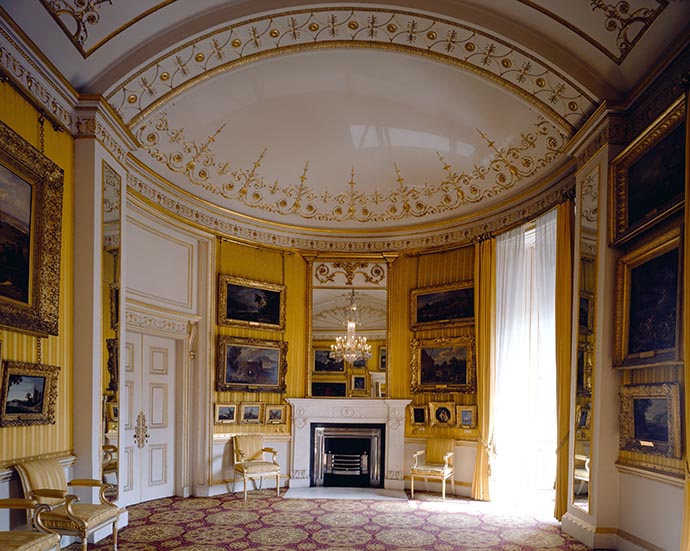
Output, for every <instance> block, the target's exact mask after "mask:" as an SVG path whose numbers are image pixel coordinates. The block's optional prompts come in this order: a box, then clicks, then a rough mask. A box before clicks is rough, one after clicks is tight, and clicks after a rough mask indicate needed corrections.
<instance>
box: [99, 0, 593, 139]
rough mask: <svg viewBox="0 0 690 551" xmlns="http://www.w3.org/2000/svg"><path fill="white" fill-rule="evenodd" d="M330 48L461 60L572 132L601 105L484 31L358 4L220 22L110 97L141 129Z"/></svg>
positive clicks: (132, 77) (130, 79) (136, 73)
mask: <svg viewBox="0 0 690 551" xmlns="http://www.w3.org/2000/svg"><path fill="white" fill-rule="evenodd" d="M323 47H357V48H378V49H382V50H388V51H397V52H405V53H411V54H417V55H421V56H424V57H427V58H433V59H437V60H439V61H442V62H448V63H453V64H456V65H459V66H461V67H462V68H464V69H465V70H467V71H469V72H472V73H474V74H476V75H478V76H479V77H481V78H485V79H487V80H489V81H491V82H492V83H494V84H496V85H498V86H502V87H505V88H508V89H510V90H511V91H512V92H513V93H515V94H517V95H520V96H522V97H523V98H524V99H525V100H526V101H528V102H529V103H531V104H532V105H534V106H535V107H536V108H537V109H539V110H540V111H542V112H543V113H545V114H546V115H547V116H548V117H549V118H551V119H554V120H557V121H558V122H559V124H560V125H561V126H562V127H563V128H564V129H566V128H567V129H568V130H569V131H570V130H572V129H573V128H576V127H578V126H579V125H580V124H581V123H582V121H583V120H584V119H585V118H586V117H587V116H588V115H589V114H590V113H591V112H592V111H593V109H594V107H595V104H596V103H597V100H596V98H594V97H593V96H592V95H591V94H589V93H588V92H586V91H585V90H584V89H583V88H582V87H581V86H580V85H579V84H578V83H576V82H574V81H572V80H570V79H568V78H567V77H566V76H565V75H563V74H561V73H560V72H559V71H558V70H557V69H556V68H555V67H553V66H550V65H549V64H548V63H547V62H546V61H545V60H542V59H538V58H537V57H536V56H535V55H534V54H532V53H531V52H528V51H526V50H524V49H522V48H520V47H519V46H518V45H517V44H515V43H511V42H509V41H508V40H506V39H505V38H503V37H500V36H498V35H492V34H490V33H488V32H487V31H486V30H484V29H482V28H479V27H473V26H470V25H468V24H461V23H460V22H458V21H454V20H449V19H442V18H438V17H434V16H432V15H430V14H427V13H417V12H412V11H403V10H394V9H385V8H367V7H354V8H353V7H352V6H348V7H344V6H343V7H341V6H336V7H324V8H317V9H312V10H304V9H299V10H289V11H284V12H281V13H270V14H265V15H259V16H258V17H254V18H252V19H248V20H245V21H239V22H236V23H232V24H230V25H224V26H220V27H218V28H216V29H215V30H212V31H210V32H205V33H202V34H199V35H197V36H195V37H193V38H192V39H190V40H187V41H186V42H184V43H180V44H179V45H178V46H177V47H174V48H171V49H169V50H168V51H167V52H165V53H164V54H162V55H160V56H158V57H157V58H155V59H153V60H152V61H150V62H149V63H147V64H146V65H145V66H142V67H140V68H138V69H137V70H136V71H134V72H132V73H130V74H129V75H127V76H126V77H124V78H123V79H122V80H121V81H119V82H118V83H117V84H115V86H114V87H112V88H111V89H110V90H108V91H107V93H106V98H107V100H108V102H110V104H111V105H112V106H113V108H114V109H115V110H116V111H117V112H118V113H119V114H120V116H121V117H122V118H123V120H124V121H125V122H126V123H127V124H128V125H129V126H130V127H134V126H136V125H137V124H138V123H139V122H140V121H141V120H143V119H145V118H146V117H147V116H148V114H149V113H151V112H152V111H153V110H154V109H157V108H158V107H160V106H161V105H162V104H163V103H165V102H166V101H168V100H170V99H171V98H174V97H176V96H177V95H179V94H180V93H183V92H184V91H185V90H186V89H187V88H189V87H190V86H193V85H195V84H197V83H200V82H203V81H204V80H207V79H209V78H212V77H213V76H215V75H216V74H219V73H222V72H224V71H227V70H230V69H232V68H234V67H238V66H241V65H244V64H246V63H250V62H253V61H260V60H262V59H265V58H267V57H270V56H275V55H279V54H286V53H294V52H299V51H305V50H310V49H317V48H323Z"/></svg>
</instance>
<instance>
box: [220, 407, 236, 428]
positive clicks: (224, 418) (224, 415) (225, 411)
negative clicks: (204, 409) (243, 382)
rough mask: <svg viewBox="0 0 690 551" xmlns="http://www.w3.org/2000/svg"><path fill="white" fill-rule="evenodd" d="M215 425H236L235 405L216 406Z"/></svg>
mask: <svg viewBox="0 0 690 551" xmlns="http://www.w3.org/2000/svg"><path fill="white" fill-rule="evenodd" d="M215 421H216V424H217V425H219V424H222V423H237V404H216V418H215Z"/></svg>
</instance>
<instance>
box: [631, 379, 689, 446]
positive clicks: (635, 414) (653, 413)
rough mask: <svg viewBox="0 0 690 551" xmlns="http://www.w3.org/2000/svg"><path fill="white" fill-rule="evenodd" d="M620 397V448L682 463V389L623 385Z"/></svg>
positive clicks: (672, 386)
mask: <svg viewBox="0 0 690 551" xmlns="http://www.w3.org/2000/svg"><path fill="white" fill-rule="evenodd" d="M619 394H620V418H619V422H620V427H621V430H620V448H621V449H622V450H629V451H635V452H639V453H643V454H651V455H660V456H663V457H671V458H674V459H681V458H682V456H683V453H682V442H681V419H680V414H681V412H680V385H679V384H678V383H654V384H643V385H624V386H622V387H621V388H620V390H619Z"/></svg>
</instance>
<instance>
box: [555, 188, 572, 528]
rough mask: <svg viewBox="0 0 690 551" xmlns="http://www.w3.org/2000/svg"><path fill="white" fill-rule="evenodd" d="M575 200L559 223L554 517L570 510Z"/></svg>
mask: <svg viewBox="0 0 690 551" xmlns="http://www.w3.org/2000/svg"><path fill="white" fill-rule="evenodd" d="M573 206H574V205H573V201H572V200H568V201H565V202H564V203H561V204H560V205H559V206H558V211H557V212H558V219H557V223H556V393H557V395H556V412H557V413H556V416H557V421H556V422H557V427H556V441H557V442H558V446H557V448H556V496H555V505H554V516H555V517H556V518H557V519H559V520H560V519H561V517H562V516H563V515H564V514H565V513H566V511H567V510H568V464H569V457H568V449H569V448H568V440H569V437H570V373H571V366H570V363H571V361H572V338H573V316H572V304H573V217H574V213H573Z"/></svg>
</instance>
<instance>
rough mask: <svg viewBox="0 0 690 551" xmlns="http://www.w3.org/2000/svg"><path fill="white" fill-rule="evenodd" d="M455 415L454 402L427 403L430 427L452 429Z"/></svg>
mask: <svg viewBox="0 0 690 551" xmlns="http://www.w3.org/2000/svg"><path fill="white" fill-rule="evenodd" d="M455 413H456V412H455V402H429V421H430V423H431V426H432V427H454V426H455Z"/></svg>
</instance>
